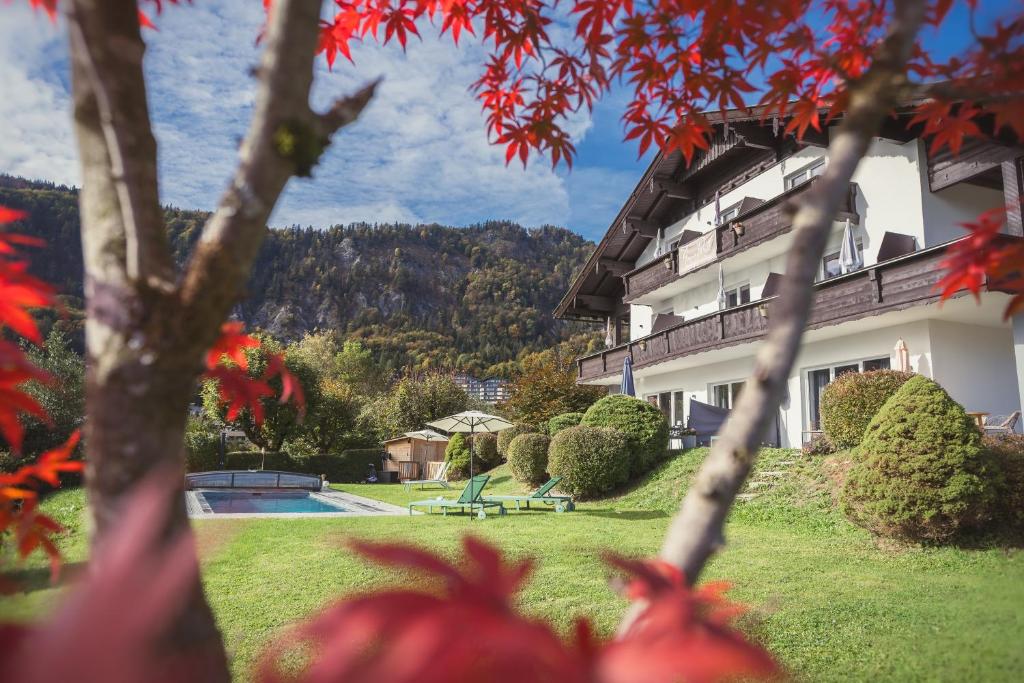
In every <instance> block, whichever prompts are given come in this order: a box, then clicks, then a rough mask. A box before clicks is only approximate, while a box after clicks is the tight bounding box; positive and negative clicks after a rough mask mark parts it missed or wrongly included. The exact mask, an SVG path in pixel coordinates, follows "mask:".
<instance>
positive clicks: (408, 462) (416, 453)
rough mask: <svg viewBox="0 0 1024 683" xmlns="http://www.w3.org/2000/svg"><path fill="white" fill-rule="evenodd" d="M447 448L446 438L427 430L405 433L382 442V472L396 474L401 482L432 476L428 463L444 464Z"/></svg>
mask: <svg viewBox="0 0 1024 683" xmlns="http://www.w3.org/2000/svg"><path fill="white" fill-rule="evenodd" d="M447 447H448V437H445V436H442V435H441V434H438V433H437V432H434V431H431V430H429V429H424V430H422V431H418V432H406V433H405V434H403V435H402V436H396V437H395V438H393V439H388V440H387V441H385V442H384V450H385V451H386V453H387V455H386V456H385V458H384V471H385V472H398V478H399V479H400V480H401V481H406V480H408V479H423V478H425V477H428V476H433V475H432V473H431V468H430V463H432V462H433V463H436V462H444V449H445V448H447ZM434 469H436V467H435V468H434Z"/></svg>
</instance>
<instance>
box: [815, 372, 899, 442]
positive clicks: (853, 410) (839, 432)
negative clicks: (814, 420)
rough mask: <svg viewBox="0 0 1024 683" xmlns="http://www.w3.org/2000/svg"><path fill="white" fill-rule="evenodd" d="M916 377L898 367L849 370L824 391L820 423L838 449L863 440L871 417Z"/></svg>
mask: <svg viewBox="0 0 1024 683" xmlns="http://www.w3.org/2000/svg"><path fill="white" fill-rule="evenodd" d="M911 377H913V374H912V373H909V372H900V371H899V370H871V371H869V372H847V373H846V374H843V375H840V376H839V377H837V378H836V379H835V381H834V382H832V383H831V384H829V385H828V386H827V387H825V390H824V391H822V392H821V425H822V429H823V430H824V432H825V435H826V436H827V437H828V439H829V441H830V442H831V443H832V445H833V446H835V447H836V448H838V449H842V448H853V447H854V446H856V445H857V444H859V443H860V440H861V438H862V437H863V436H864V430H865V429H867V428H868V423H869V422H871V418H873V417H874V416H875V414H876V413H878V411H879V409H881V407H882V406H883V405H884V404H885V402H886V401H888V400H889V398H890V397H891V396H892V395H893V394H895V393H896V392H897V390H899V388H900V387H901V386H903V384H904V382H906V381H907V380H908V379H910V378H911Z"/></svg>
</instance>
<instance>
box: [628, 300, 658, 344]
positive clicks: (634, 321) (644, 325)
mask: <svg viewBox="0 0 1024 683" xmlns="http://www.w3.org/2000/svg"><path fill="white" fill-rule="evenodd" d="M653 324H654V309H653V308H651V307H650V306H642V305H639V304H633V305H631V306H630V307H629V338H630V339H639V338H640V337H646V336H647V335H649V334H650V333H651V326H652V325H653Z"/></svg>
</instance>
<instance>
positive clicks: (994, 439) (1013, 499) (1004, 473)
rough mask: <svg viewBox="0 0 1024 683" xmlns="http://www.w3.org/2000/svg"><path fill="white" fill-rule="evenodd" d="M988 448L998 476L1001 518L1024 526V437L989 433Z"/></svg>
mask: <svg viewBox="0 0 1024 683" xmlns="http://www.w3.org/2000/svg"><path fill="white" fill-rule="evenodd" d="M984 444H985V449H986V451H988V453H989V454H990V455H991V462H992V466H993V468H994V469H995V470H996V471H998V473H999V475H1000V476H999V477H998V478H997V479H996V492H997V494H998V496H997V499H996V515H997V517H998V519H999V521H1001V522H1003V523H1005V524H1008V525H1010V526H1014V527H1020V528H1024V436H1022V435H1020V434H1009V435H1006V436H986V437H985V439H984Z"/></svg>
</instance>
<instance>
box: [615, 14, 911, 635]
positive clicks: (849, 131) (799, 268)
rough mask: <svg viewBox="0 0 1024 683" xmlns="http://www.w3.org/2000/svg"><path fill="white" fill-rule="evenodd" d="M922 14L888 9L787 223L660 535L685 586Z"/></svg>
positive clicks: (717, 542) (749, 459) (792, 344)
mask: <svg viewBox="0 0 1024 683" xmlns="http://www.w3.org/2000/svg"><path fill="white" fill-rule="evenodd" d="M924 4H925V3H924V2H923V1H922V0H896V2H895V11H894V16H893V20H892V23H891V24H890V26H889V31H888V34H887V36H886V38H885V39H884V41H883V42H882V44H881V45H880V46H879V49H878V51H877V52H876V55H875V59H874V60H873V63H872V66H871V67H870V69H868V71H867V72H866V73H865V74H864V75H863V77H862V78H861V79H860V80H859V81H858V82H856V83H853V84H851V88H850V103H849V106H848V108H847V111H846V116H845V117H844V118H843V122H842V125H840V127H839V130H838V132H837V133H836V134H835V136H833V138H832V143H831V145H829V150H828V158H829V163H828V166H827V167H826V169H825V173H824V174H823V175H822V177H821V178H820V179H819V180H818V182H817V183H816V184H815V186H814V188H813V189H812V190H811V191H810V192H808V195H807V198H806V200H805V201H804V202H803V204H802V205H801V206H800V208H799V210H798V211H797V213H796V216H795V217H794V219H793V233H794V240H793V247H792V248H791V249H790V251H789V256H788V260H787V263H786V274H785V277H784V278H783V280H782V285H781V291H780V296H779V300H778V301H777V303H776V304H775V305H774V306H773V308H772V317H771V328H770V330H769V332H768V337H767V339H766V340H765V342H764V343H763V344H762V345H761V348H760V350H759V351H758V354H757V357H756V359H755V364H754V371H753V375H752V376H751V377H750V378H749V379H748V380H747V383H746V385H745V387H744V390H743V392H742V393H741V394H740V397H739V399H738V401H737V404H736V406H735V408H734V409H733V410H732V412H730V413H729V417H728V419H727V420H726V423H725V426H724V428H723V429H722V431H721V433H720V435H719V438H718V439H716V442H715V445H714V446H713V447H712V449H711V453H710V454H709V455H708V458H707V459H706V460H705V461H704V464H703V465H702V466H701V468H700V470H699V471H698V473H697V475H696V477H695V479H694V482H693V484H692V486H691V487H690V489H689V491H688V492H687V494H686V497H685V498H684V499H683V502H682V505H681V506H680V509H679V512H678V513H677V514H676V516H675V518H674V519H673V520H672V523H671V525H670V527H669V530H668V533H667V535H666V537H665V540H664V543H663V545H662V547H661V553H660V557H661V559H663V560H665V561H667V562H669V563H671V564H673V565H675V566H676V567H678V568H679V569H681V570H682V571H683V572H684V574H685V576H686V578H687V581H689V582H690V583H691V584H692V583H694V582H696V580H697V578H698V577H699V576H700V574H701V571H702V570H703V569H704V566H705V564H706V563H707V561H708V559H709V558H710V557H711V556H712V554H714V553H715V551H717V550H718V549H719V548H721V547H722V545H723V544H724V525H725V519H726V516H727V515H728V513H729V509H730V507H731V506H732V504H733V501H734V500H735V498H736V494H737V493H738V492H739V490H740V488H741V487H742V486H743V483H744V482H745V481H746V478H747V475H748V474H749V473H750V469H751V467H752V466H753V463H754V459H755V458H756V455H757V451H758V449H759V447H760V443H761V440H762V438H763V436H764V434H765V432H766V431H767V428H768V425H769V423H770V421H771V420H772V419H773V418H774V416H775V415H776V414H777V412H778V409H779V405H780V404H781V402H782V398H783V396H784V394H785V391H786V384H787V381H788V377H789V373H790V371H791V370H792V367H793V363H794V361H795V359H796V355H797V352H798V351H799V347H800V339H801V337H802V335H803V331H804V327H805V326H806V323H807V319H808V316H809V314H810V309H811V302H812V296H813V290H812V284H813V282H814V276H815V274H816V272H817V268H818V263H819V262H820V260H821V256H822V253H823V251H824V248H825V243H826V240H827V238H828V232H829V228H830V227H831V225H832V221H833V219H834V216H835V215H836V212H837V211H838V209H839V206H840V203H841V202H842V200H843V197H844V196H845V194H846V192H847V188H848V185H849V182H850V180H851V179H852V177H853V174H854V171H856V169H857V165H858V164H859V163H860V160H861V158H863V156H864V155H865V154H866V153H867V151H868V147H869V145H870V144H871V141H872V137H873V136H874V135H875V134H876V133H877V131H878V129H879V127H880V126H881V124H882V122H883V120H884V119H885V117H886V116H887V115H888V114H889V112H890V111H891V110H892V109H893V108H894V107H895V106H896V104H897V95H898V93H899V91H900V88H901V87H902V85H903V84H904V83H905V82H906V63H907V61H908V59H909V58H910V55H911V50H912V47H913V45H914V42H915V40H916V36H917V33H918V30H919V29H920V27H921V24H922V21H923V18H924ZM636 614H637V610H633V611H631V612H630V613H629V614H627V615H626V617H625V619H624V620H623V624H622V625H621V627H620V628H621V629H624V628H626V627H628V625H629V624H630V623H631V621H632V619H633V618H635V615H636Z"/></svg>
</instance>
